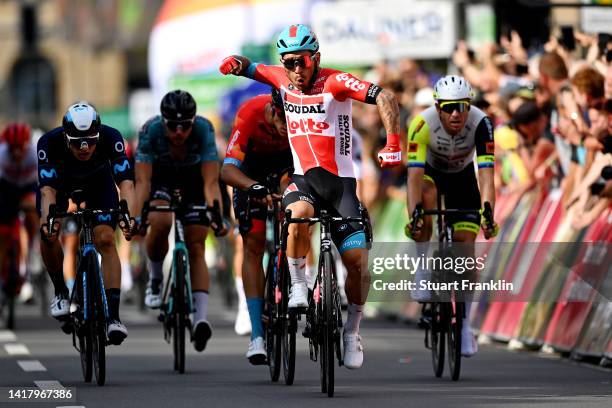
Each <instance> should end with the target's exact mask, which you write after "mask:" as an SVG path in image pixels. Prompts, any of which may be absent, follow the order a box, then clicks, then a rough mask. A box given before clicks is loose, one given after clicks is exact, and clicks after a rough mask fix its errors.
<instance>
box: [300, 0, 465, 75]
mask: <svg viewBox="0 0 612 408" xmlns="http://www.w3.org/2000/svg"><path fill="white" fill-rule="evenodd" d="M311 17H312V20H311V21H312V27H313V29H314V31H315V32H316V33H317V36H318V38H319V43H320V44H321V53H322V55H323V56H324V57H323V58H324V59H325V62H326V63H330V64H367V65H370V64H374V63H377V62H379V61H381V60H384V59H397V58H403V57H410V58H448V57H450V56H451V54H452V52H453V49H454V46H455V43H456V39H457V37H456V12H455V2H453V1H444V0H440V1H414V0H413V1H406V0H378V1H370V2H364V1H342V2H337V3H315V4H314V5H313V7H312V11H311Z"/></svg>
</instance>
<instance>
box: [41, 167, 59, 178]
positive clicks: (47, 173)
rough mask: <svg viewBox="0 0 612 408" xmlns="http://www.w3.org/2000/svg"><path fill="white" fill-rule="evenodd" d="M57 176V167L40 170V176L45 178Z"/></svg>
mask: <svg viewBox="0 0 612 408" xmlns="http://www.w3.org/2000/svg"><path fill="white" fill-rule="evenodd" d="M55 177H57V171H55V169H51V170H45V169H42V170H41V171H40V178H41V179H44V178H49V179H50V178H55Z"/></svg>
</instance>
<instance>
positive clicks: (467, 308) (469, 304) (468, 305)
mask: <svg viewBox="0 0 612 408" xmlns="http://www.w3.org/2000/svg"><path fill="white" fill-rule="evenodd" d="M471 308H472V301H471V300H468V299H465V319H463V325H464V326H465V325H466V324H468V325H469V324H470V309H471Z"/></svg>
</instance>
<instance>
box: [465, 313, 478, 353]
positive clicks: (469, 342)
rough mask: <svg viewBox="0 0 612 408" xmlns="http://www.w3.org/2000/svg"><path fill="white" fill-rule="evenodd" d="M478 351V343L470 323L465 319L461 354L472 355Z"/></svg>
mask: <svg viewBox="0 0 612 408" xmlns="http://www.w3.org/2000/svg"><path fill="white" fill-rule="evenodd" d="M477 352H478V343H477V342H476V338H475V337H474V333H472V328H471V327H470V325H469V323H468V322H466V321H465V320H464V322H463V327H462V329H461V356H463V357H472V356H473V355H474V354H476V353H477Z"/></svg>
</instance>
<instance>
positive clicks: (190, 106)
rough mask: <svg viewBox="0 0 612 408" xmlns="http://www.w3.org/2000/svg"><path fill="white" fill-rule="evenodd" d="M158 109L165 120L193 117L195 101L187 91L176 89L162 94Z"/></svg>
mask: <svg viewBox="0 0 612 408" xmlns="http://www.w3.org/2000/svg"><path fill="white" fill-rule="evenodd" d="M160 111H161V114H162V117H163V118H164V119H166V120H187V119H193V118H194V117H195V114H196V102H195V99H193V96H191V94H190V93H189V92H187V91H182V90H180V89H176V90H174V91H170V92H168V93H167V94H166V95H164V97H163V98H162V101H161V106H160Z"/></svg>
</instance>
